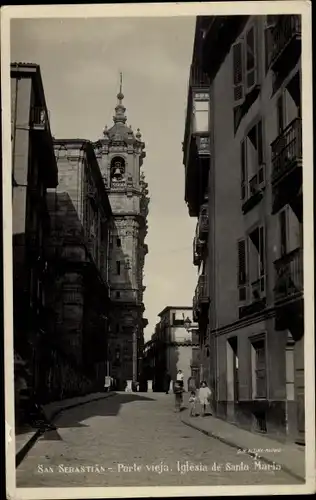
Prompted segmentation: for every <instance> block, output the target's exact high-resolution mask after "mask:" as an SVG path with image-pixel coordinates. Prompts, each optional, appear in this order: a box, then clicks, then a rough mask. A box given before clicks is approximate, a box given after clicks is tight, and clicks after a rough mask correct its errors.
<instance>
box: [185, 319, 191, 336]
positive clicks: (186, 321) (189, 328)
mask: <svg viewBox="0 0 316 500" xmlns="http://www.w3.org/2000/svg"><path fill="white" fill-rule="evenodd" d="M183 324H184V328H185V329H186V331H187V332H188V333H189V332H190V331H191V325H192V321H191V320H190V318H189V317H187V318H186V319H185V320H184V323H183Z"/></svg>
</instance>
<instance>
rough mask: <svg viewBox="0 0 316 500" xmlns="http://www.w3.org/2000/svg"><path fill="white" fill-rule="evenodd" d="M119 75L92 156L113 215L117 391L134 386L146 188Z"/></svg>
mask: <svg viewBox="0 0 316 500" xmlns="http://www.w3.org/2000/svg"><path fill="white" fill-rule="evenodd" d="M123 99H124V95H123V93H122V74H121V75H120V91H119V93H118V94H117V105H116V107H115V115H114V116H113V121H114V124H113V125H112V126H111V127H110V128H107V126H106V127H105V129H104V131H103V138H102V139H100V140H99V141H97V142H96V143H95V151H96V156H97V159H98V162H99V166H100V171H101V174H102V177H103V182H104V185H105V188H106V190H107V192H108V196H109V200H110V204H111V209H112V213H113V225H112V230H111V238H110V248H109V284H110V290H111V303H112V306H111V317H110V334H109V342H108V344H109V349H108V359H109V373H110V375H111V376H112V377H113V378H115V379H116V380H117V382H118V383H119V385H120V388H123V387H122V386H124V383H128V385H129V386H130V387H131V388H132V382H134V384H135V383H136V382H137V381H138V377H139V369H140V366H139V361H140V357H141V352H142V348H143V344H144V334H143V330H144V328H145V326H146V325H147V320H146V319H144V317H143V314H144V310H145V308H144V303H143V293H144V290H145V287H144V286H143V270H144V264H145V255H146V254H147V252H148V248H147V245H146V244H145V238H146V234H147V227H148V226H147V215H148V204H149V197H148V189H147V188H148V184H147V183H146V182H145V174H144V172H143V170H142V166H143V159H144V158H145V156H146V153H145V143H144V142H143V141H142V136H141V133H140V130H139V129H137V132H136V133H134V131H133V130H132V128H131V126H128V125H127V124H126V122H127V118H126V115H125V112H126V108H125V106H124V104H123Z"/></svg>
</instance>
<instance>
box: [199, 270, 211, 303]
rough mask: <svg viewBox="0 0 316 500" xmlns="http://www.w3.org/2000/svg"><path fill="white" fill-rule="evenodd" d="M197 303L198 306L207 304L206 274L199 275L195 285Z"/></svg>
mask: <svg viewBox="0 0 316 500" xmlns="http://www.w3.org/2000/svg"><path fill="white" fill-rule="evenodd" d="M196 298H197V302H198V305H199V304H203V303H207V302H208V301H209V293H208V279H207V275H206V274H201V275H200V276H199V279H198V284H197V297H196Z"/></svg>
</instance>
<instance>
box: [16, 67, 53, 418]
mask: <svg viewBox="0 0 316 500" xmlns="http://www.w3.org/2000/svg"><path fill="white" fill-rule="evenodd" d="M11 140H12V142H11V144H12V245H13V315H14V352H15V364H14V367H15V389H16V403H17V408H18V407H19V396H20V390H19V389H20V388H23V389H24V391H29V392H31V391H32V390H35V391H37V392H40V390H41V374H40V372H39V360H40V358H41V351H40V346H41V344H42V342H43V341H44V340H45V338H46V336H47V317H46V293H47V289H46V275H47V268H48V264H47V260H48V256H47V252H46V246H45V242H46V239H47V236H48V234H49V230H50V219H49V213H48V208H47V190H48V189H49V188H55V187H56V185H57V182H58V173H57V163H56V159H55V155H54V146H53V138H52V135H51V131H50V123H49V115H48V110H47V106H46V100H45V93H44V88H43V82H42V77H41V72H40V68H39V66H38V65H36V64H32V63H13V64H11ZM17 416H19V411H17Z"/></svg>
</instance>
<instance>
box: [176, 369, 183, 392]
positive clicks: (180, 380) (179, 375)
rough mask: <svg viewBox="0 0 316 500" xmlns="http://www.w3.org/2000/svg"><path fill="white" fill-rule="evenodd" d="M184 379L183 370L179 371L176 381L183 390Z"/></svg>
mask: <svg viewBox="0 0 316 500" xmlns="http://www.w3.org/2000/svg"><path fill="white" fill-rule="evenodd" d="M183 378H184V375H183V372H182V370H178V373H177V378H176V381H177V382H179V385H181V387H182V388H183Z"/></svg>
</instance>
